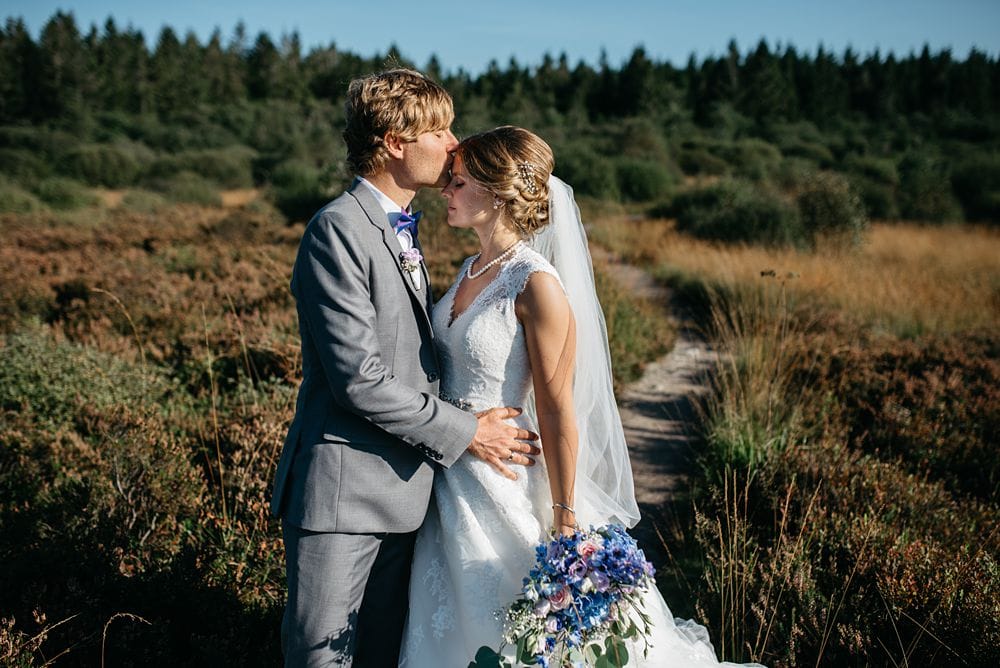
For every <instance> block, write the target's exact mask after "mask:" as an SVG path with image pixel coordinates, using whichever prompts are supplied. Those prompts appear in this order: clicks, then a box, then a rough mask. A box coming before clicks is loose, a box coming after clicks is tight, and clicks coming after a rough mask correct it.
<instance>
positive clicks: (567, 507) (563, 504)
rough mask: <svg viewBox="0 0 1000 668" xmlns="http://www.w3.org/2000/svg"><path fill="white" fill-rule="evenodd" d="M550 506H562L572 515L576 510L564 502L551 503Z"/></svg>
mask: <svg viewBox="0 0 1000 668" xmlns="http://www.w3.org/2000/svg"><path fill="white" fill-rule="evenodd" d="M552 507H553V508H562V509H563V510H568V511H569V512H571V513H573V515H574V516H575V515H576V511H575V510H573V509H572V508H570V507H569V506H567V505H566V504H565V503H553V504H552Z"/></svg>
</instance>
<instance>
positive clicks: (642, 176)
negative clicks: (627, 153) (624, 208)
mask: <svg viewBox="0 0 1000 668" xmlns="http://www.w3.org/2000/svg"><path fill="white" fill-rule="evenodd" d="M615 176H616V178H617V180H618V191H619V192H620V193H621V195H622V199H625V200H627V201H631V202H649V201H651V200H654V199H658V198H661V197H664V196H665V195H667V194H668V193H669V191H670V189H671V188H672V187H673V186H674V185H675V184H676V180H675V179H674V178H673V176H672V175H671V173H670V172H669V171H668V170H667V168H666V167H664V166H663V165H662V164H660V163H657V162H653V161H652V160H644V159H640V158H621V159H619V160H618V161H616V164H615Z"/></svg>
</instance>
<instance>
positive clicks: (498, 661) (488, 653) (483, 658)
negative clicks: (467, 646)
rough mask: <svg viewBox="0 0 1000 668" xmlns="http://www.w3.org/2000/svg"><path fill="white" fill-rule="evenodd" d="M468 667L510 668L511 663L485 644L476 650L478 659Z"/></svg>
mask: <svg viewBox="0 0 1000 668" xmlns="http://www.w3.org/2000/svg"><path fill="white" fill-rule="evenodd" d="M468 668H509V664H508V663H507V662H506V661H504V658H503V657H502V656H500V655H499V654H498V653H497V651H496V650H495V649H493V648H491V647H487V646H486V645H483V646H482V647H480V648H479V651H478V652H476V660H475V661H473V662H472V663H470V664H469V667H468Z"/></svg>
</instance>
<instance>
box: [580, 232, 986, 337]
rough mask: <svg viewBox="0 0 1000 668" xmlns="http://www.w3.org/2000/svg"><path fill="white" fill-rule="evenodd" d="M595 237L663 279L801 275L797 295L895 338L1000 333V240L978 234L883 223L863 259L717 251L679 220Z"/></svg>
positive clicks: (748, 249) (792, 289) (750, 249)
mask: <svg viewBox="0 0 1000 668" xmlns="http://www.w3.org/2000/svg"><path fill="white" fill-rule="evenodd" d="M592 236H593V237H594V238H596V239H598V240H599V241H600V242H601V243H603V244H605V245H607V246H609V247H610V248H611V249H612V250H614V251H616V252H618V253H620V254H622V255H624V256H625V257H627V258H629V259H631V260H633V261H635V262H639V263H641V264H644V265H646V266H648V267H650V268H651V269H653V270H654V271H655V272H656V273H657V274H658V275H659V276H660V277H661V278H664V279H666V280H668V281H679V280H682V279H685V278H688V279H692V278H693V279H697V280H698V281H700V282H702V283H705V284H711V285H725V286H731V285H746V284H750V283H752V282H754V281H756V280H757V278H758V277H759V276H760V272H761V271H764V270H774V271H777V272H779V273H781V274H788V273H792V274H795V275H796V276H797V277H796V279H795V280H794V281H792V282H790V283H789V284H788V290H789V296H790V297H792V298H794V299H797V300H800V301H805V300H811V301H815V302H817V303H820V304H824V305H825V306H826V307H828V308H829V309H830V310H831V311H834V312H836V314H837V317H838V318H841V319H844V320H848V321H851V322H854V323H856V324H859V325H864V326H871V327H873V328H874V329H875V330H877V331H880V332H883V333H886V334H891V335H895V336H903V337H912V336H917V335H920V334H926V333H948V332H957V331H968V330H986V331H989V330H994V331H995V330H997V329H998V328H1000V271H998V269H997V260H996V258H997V257H1000V232H998V231H997V230H995V229H992V228H985V227H976V226H950V227H937V226H934V227H931V226H923V225H914V224H905V223H897V224H891V225H890V224H885V223H880V224H875V225H872V227H871V229H870V230H869V231H868V232H867V234H866V235H865V237H864V239H863V241H862V246H861V247H860V248H859V249H858V250H857V251H855V252H838V251H831V250H827V249H820V251H819V252H802V251H797V250H789V249H774V248H761V247H756V246H734V245H726V244H718V243H708V242H704V241H699V240H697V239H692V238H690V237H687V236H684V235H682V234H679V233H678V232H676V231H675V230H674V229H673V226H672V223H670V222H669V221H662V220H658V221H646V222H641V223H636V222H632V221H628V220H626V219H624V218H618V219H610V220H607V221H604V222H603V223H602V224H601V225H598V226H596V228H595V229H594V230H593V232H592Z"/></svg>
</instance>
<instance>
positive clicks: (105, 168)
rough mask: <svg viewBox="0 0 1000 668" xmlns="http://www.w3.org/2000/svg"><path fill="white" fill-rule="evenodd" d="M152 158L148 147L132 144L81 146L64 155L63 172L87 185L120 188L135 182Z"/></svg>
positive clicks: (153, 156) (152, 155)
mask: <svg viewBox="0 0 1000 668" xmlns="http://www.w3.org/2000/svg"><path fill="white" fill-rule="evenodd" d="M154 158H155V155H154V154H153V152H152V151H151V150H150V149H149V148H148V147H147V146H145V145H143V144H138V143H135V142H117V143H114V144H82V145H80V146H77V147H75V148H73V149H72V150H70V151H69V153H68V154H67V156H66V162H65V170H66V171H67V172H68V173H69V174H70V175H71V176H73V177H75V178H78V179H80V180H81V181H84V182H85V183H89V184H90V185H95V186H107V187H109V188H120V187H122V186H128V185H132V184H133V183H135V182H136V181H138V180H139V178H140V177H141V176H142V175H143V173H144V172H145V171H146V169H147V168H148V167H149V165H151V164H152V162H153V160H154Z"/></svg>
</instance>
